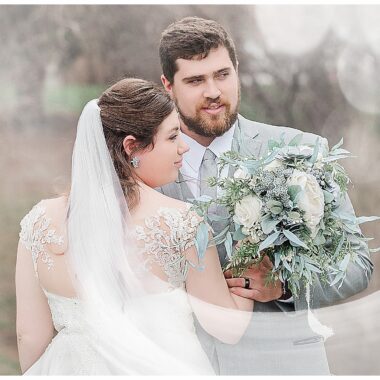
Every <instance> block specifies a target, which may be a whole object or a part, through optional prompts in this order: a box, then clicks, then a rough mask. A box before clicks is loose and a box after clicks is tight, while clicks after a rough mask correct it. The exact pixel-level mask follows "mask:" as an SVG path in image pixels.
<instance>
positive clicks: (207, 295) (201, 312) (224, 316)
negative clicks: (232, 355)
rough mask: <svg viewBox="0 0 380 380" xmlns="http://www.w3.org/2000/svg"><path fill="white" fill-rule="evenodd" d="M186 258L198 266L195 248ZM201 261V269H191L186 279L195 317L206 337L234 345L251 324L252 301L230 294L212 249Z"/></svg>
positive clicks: (188, 250) (213, 248)
mask: <svg viewBox="0 0 380 380" xmlns="http://www.w3.org/2000/svg"><path fill="white" fill-rule="evenodd" d="M185 254H186V258H187V259H188V260H189V261H190V262H192V263H196V262H198V254H197V251H196V249H195V247H194V246H193V247H191V248H189V249H187V250H186V252H185ZM202 261H203V265H204V269H203V270H198V269H193V268H190V270H189V272H188V275H187V279H186V289H187V292H188V294H189V298H190V302H191V305H192V307H193V310H194V313H195V315H196V317H197V319H198V320H199V323H200V324H201V325H202V327H203V328H204V329H205V330H206V331H207V332H208V333H209V334H211V335H213V336H215V337H216V338H218V339H219V340H221V341H223V342H224V343H230V344H234V343H237V342H238V341H239V339H240V338H241V337H242V335H243V334H244V332H245V330H246V328H247V326H248V323H249V322H250V319H251V313H252V310H253V302H254V301H252V300H250V299H247V298H243V297H240V296H237V295H235V294H232V293H231V292H230V290H229V288H228V286H227V283H226V280H225V278H224V275H223V272H222V268H221V266H220V262H219V257H218V253H217V250H216V248H215V246H212V247H209V248H208V249H207V251H206V253H205V256H204V259H203V260H202Z"/></svg>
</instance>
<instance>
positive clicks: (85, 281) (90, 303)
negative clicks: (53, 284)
mask: <svg viewBox="0 0 380 380" xmlns="http://www.w3.org/2000/svg"><path fill="white" fill-rule="evenodd" d="M133 231H134V229H133V223H132V221H131V215H130V213H129V210H128V206H127V203H126V199H125V196H124V194H123V191H122V188H121V185H120V181H119V178H118V176H117V174H116V171H115V168H114V165H113V162H112V159H111V156H110V153H109V151H108V148H107V144H106V141H105V137H104V133H103V127H102V123H101V118H100V108H99V106H98V104H97V100H96V99H94V100H91V101H90V102H89V103H87V105H86V106H85V107H84V109H83V111H82V114H81V116H80V119H79V122H78V129H77V137H76V141H75V145H74V152H73V161H72V184H71V192H70V196H69V209H68V239H69V248H68V259H69V264H70V269H71V274H72V279H73V283H74V286H75V288H76V290H77V293H78V298H79V299H80V300H81V301H80V302H81V303H82V304H83V308H84V312H83V319H84V320H83V325H84V326H85V328H86V329H88V330H89V331H90V332H91V334H92V335H91V336H93V339H92V343H93V348H94V350H96V351H97V352H98V354H99V355H101V357H102V360H103V363H104V366H105V368H104V374H107V373H111V374H163V373H165V374H187V373H194V372H196V371H197V369H196V368H190V366H189V365H188V364H186V363H185V362H184V361H183V360H180V359H178V358H177V357H176V355H173V353H172V352H168V351H167V350H165V349H163V348H162V347H161V346H160V344H159V341H160V340H161V339H165V337H164V336H163V335H162V334H163V333H162V334H161V335H162V336H161V337H159V335H157V334H156V336H155V339H152V338H151V336H150V334H149V333H147V331H149V326H147V323H148V322H149V318H147V315H146V314H147V313H148V314H149V313H155V312H157V307H160V306H159V303H155V302H153V303H152V304H151V305H150V302H149V299H150V298H149V297H154V294H153V293H151V292H150V290H149V289H152V286H151V285H153V284H155V283H157V282H158V279H157V277H155V276H154V275H153V274H151V273H150V272H149V271H148V270H145V269H144V265H143V262H142V260H141V259H140V258H139V254H138V249H137V246H136V243H135V239H134V236H133ZM144 299H146V300H147V302H145V303H144V307H142V308H140V309H139V308H136V307H135V305H136V304H139V302H140V301H141V300H144ZM136 310H137V311H136ZM168 324H170V321H168ZM101 374H103V373H101Z"/></svg>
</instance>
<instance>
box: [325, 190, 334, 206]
mask: <svg viewBox="0 0 380 380" xmlns="http://www.w3.org/2000/svg"><path fill="white" fill-rule="evenodd" d="M322 191H323V196H324V198H325V203H331V202H332V201H333V200H334V199H335V198H334V195H333V194H331V193H330V192H329V191H327V190H322Z"/></svg>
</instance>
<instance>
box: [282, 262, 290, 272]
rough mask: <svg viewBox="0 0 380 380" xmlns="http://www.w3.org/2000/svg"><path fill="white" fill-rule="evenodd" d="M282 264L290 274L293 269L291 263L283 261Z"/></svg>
mask: <svg viewBox="0 0 380 380" xmlns="http://www.w3.org/2000/svg"><path fill="white" fill-rule="evenodd" d="M282 264H283V265H284V267H285V268H286V269H287V270H288V271H289V272H291V271H292V268H291V267H290V265H289V263H288V262H287V261H286V260H283V261H282Z"/></svg>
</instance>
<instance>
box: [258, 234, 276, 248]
mask: <svg viewBox="0 0 380 380" xmlns="http://www.w3.org/2000/svg"><path fill="white" fill-rule="evenodd" d="M279 236H280V231H276V232H273V233H272V234H271V235H269V236H268V237H267V238H266V239H265V240H264V241H263V242H261V244H260V246H259V250H258V252H260V251H262V250H264V249H266V248H268V247H270V246H271V245H272V244H273V243H274V242H275V241H276V240H277V238H278V237H279Z"/></svg>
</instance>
